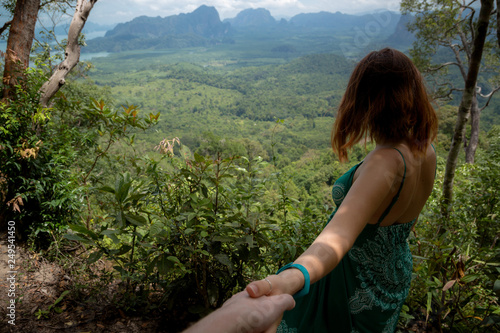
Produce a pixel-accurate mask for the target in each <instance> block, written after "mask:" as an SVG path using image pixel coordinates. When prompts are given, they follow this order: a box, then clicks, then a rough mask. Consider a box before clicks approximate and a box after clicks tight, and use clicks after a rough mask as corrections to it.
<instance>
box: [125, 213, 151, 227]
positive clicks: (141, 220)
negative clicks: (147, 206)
mask: <svg viewBox="0 0 500 333" xmlns="http://www.w3.org/2000/svg"><path fill="white" fill-rule="evenodd" d="M125 219H126V220H127V221H128V222H130V223H132V224H134V225H136V226H138V227H140V226H143V225H145V224H146V223H148V221H147V220H146V218H145V217H144V216H142V215H136V214H125Z"/></svg>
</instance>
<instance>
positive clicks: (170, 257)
mask: <svg viewBox="0 0 500 333" xmlns="http://www.w3.org/2000/svg"><path fill="white" fill-rule="evenodd" d="M167 260H170V261H172V262H175V263H178V264H180V263H181V261H180V260H179V258H177V257H174V256H168V257H167Z"/></svg>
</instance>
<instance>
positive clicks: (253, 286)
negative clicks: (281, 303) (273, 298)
mask: <svg viewBox="0 0 500 333" xmlns="http://www.w3.org/2000/svg"><path fill="white" fill-rule="evenodd" d="M304 282H305V279H304V275H303V274H302V272H300V271H299V270H298V269H287V270H285V271H283V272H281V273H280V274H278V275H269V276H268V277H266V278H265V279H262V280H258V281H253V282H250V283H249V284H248V285H247V287H246V291H247V292H248V294H249V295H250V297H254V298H255V297H261V296H266V295H268V296H269V295H280V294H289V295H294V294H295V293H296V292H298V291H299V290H300V289H302V287H303V286H304Z"/></svg>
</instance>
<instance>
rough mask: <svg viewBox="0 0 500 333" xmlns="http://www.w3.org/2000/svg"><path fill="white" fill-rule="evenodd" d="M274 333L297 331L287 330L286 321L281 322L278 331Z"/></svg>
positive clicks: (293, 330) (294, 332)
mask: <svg viewBox="0 0 500 333" xmlns="http://www.w3.org/2000/svg"><path fill="white" fill-rule="evenodd" d="M276 333H297V329H296V328H289V327H288V325H287V324H286V321H284V320H282V321H281V323H280V326H278V329H277V330H276Z"/></svg>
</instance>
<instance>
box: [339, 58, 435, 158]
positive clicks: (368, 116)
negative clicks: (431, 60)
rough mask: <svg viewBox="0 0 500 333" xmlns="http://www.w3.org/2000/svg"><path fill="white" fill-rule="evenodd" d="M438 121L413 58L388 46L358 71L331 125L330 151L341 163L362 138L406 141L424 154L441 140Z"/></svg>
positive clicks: (415, 152)
mask: <svg viewBox="0 0 500 333" xmlns="http://www.w3.org/2000/svg"><path fill="white" fill-rule="evenodd" d="M437 126H438V120H437V115H436V112H435V110H434V108H433V107H432V105H431V103H430V101H429V97H428V95H427V92H426V88H425V85H424V81H423V78H422V75H421V74H420V72H419V71H418V69H417V68H416V67H415V65H414V64H413V63H412V61H411V60H410V58H408V57H407V56H406V55H405V54H403V53H402V52H400V51H397V50H394V49H391V48H385V49H382V50H380V51H374V52H371V53H369V54H368V55H367V56H365V57H364V58H363V59H362V60H361V61H360V62H359V63H358V64H357V66H356V67H355V68H354V71H353V73H352V74H351V78H350V79H349V83H348V85H347V89H346V92H345V94H344V96H343V97H342V101H341V102H340V106H339V109H338V113H337V118H336V120H335V123H334V124H333V128H332V134H331V143H332V148H333V150H334V151H335V153H336V154H337V155H338V157H339V159H340V160H341V161H345V160H347V158H348V156H347V150H348V149H349V148H351V147H352V146H353V145H355V144H356V143H357V142H359V141H360V140H362V139H363V138H367V137H370V138H371V139H372V140H375V141H377V140H386V141H388V142H396V141H400V140H407V142H408V144H409V148H410V150H411V151H412V152H413V153H414V154H415V155H418V154H423V153H424V152H425V151H426V149H427V147H428V145H429V144H430V143H432V141H433V140H434V139H435V138H436V136H437Z"/></svg>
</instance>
